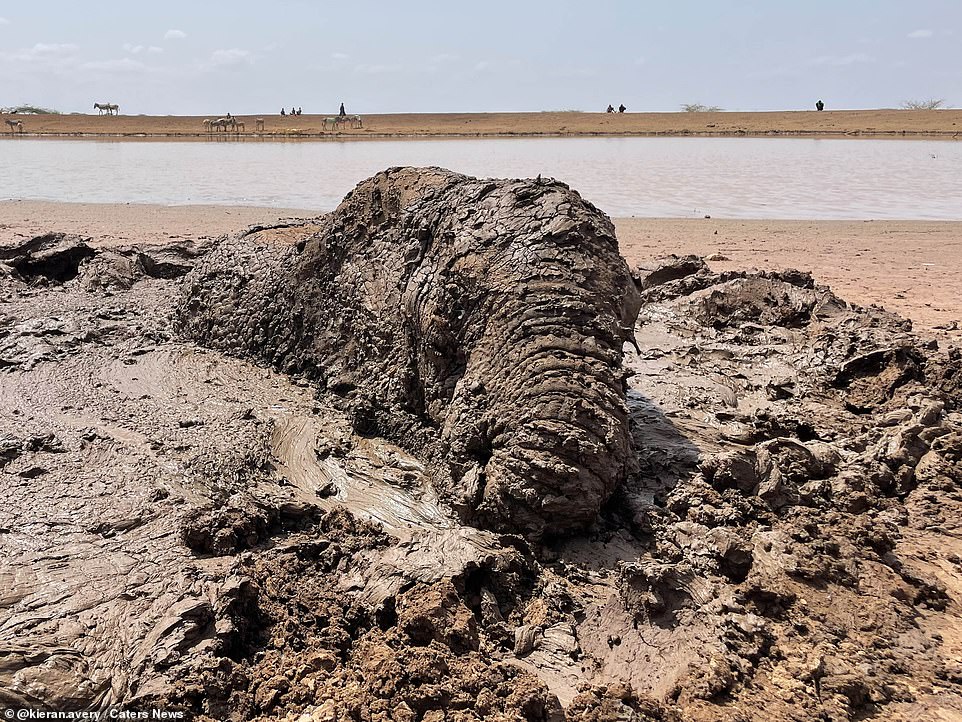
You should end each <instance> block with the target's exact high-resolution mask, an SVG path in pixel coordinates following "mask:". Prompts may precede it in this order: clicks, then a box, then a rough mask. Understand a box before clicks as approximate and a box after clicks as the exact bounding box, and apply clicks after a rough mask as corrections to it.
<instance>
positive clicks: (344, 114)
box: [338, 103, 347, 118]
mask: <svg viewBox="0 0 962 722" xmlns="http://www.w3.org/2000/svg"><path fill="white" fill-rule="evenodd" d="M338 115H339V116H341V117H342V118H343V117H344V116H346V115H347V111H346V110H344V103H341V110H340V111H339V112H338Z"/></svg>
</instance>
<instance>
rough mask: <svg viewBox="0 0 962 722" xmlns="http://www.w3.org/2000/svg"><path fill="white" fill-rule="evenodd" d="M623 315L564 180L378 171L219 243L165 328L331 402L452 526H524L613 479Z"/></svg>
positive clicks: (583, 517)
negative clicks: (406, 470)
mask: <svg viewBox="0 0 962 722" xmlns="http://www.w3.org/2000/svg"><path fill="white" fill-rule="evenodd" d="M638 307H639V296H638V292H637V290H636V288H635V285H634V283H633V281H632V278H631V276H630V273H629V271H628V268H627V266H626V264H625V262H624V260H623V259H622V258H621V256H620V255H619V253H618V246H617V241H616V240H615V234H614V228H613V226H612V224H611V222H610V220H609V219H608V218H607V217H606V216H605V215H604V214H603V213H601V212H600V211H599V210H598V209H596V208H595V207H594V206H592V205H591V204H590V203H588V202H586V201H585V200H583V199H582V198H581V196H580V195H579V194H578V193H577V192H575V191H573V190H571V189H569V188H568V187H567V186H566V185H564V184H563V183H560V182H557V181H548V180H544V181H543V180H541V179H540V178H539V179H538V180H479V179H475V178H469V177H466V176H463V175H459V174H456V173H452V172H450V171H446V170H442V169H438V168H420V169H418V168H392V169H389V170H387V171H384V172H382V173H379V174H377V175H376V176H374V177H373V178H370V179H368V180H366V181H364V182H362V183H360V184H359V185H358V186H357V187H356V188H355V189H354V190H353V191H352V192H351V193H350V194H349V195H348V196H347V197H346V198H345V199H344V201H343V202H342V203H341V204H340V206H339V207H338V208H337V209H336V210H335V211H334V212H333V213H331V214H328V215H326V216H322V217H320V218H317V219H314V220H313V221H305V222H298V223H293V224H287V225H281V226H276V227H271V228H253V229H251V230H249V231H247V232H245V233H242V234H239V235H237V236H235V237H233V238H230V239H228V240H226V241H225V242H223V243H222V244H220V245H219V247H217V248H216V249H215V250H214V251H213V252H212V253H211V254H210V255H209V257H208V258H207V259H206V261H205V262H204V263H203V264H201V265H200V266H199V267H198V268H197V269H196V270H195V271H194V272H193V273H192V274H191V275H190V276H189V277H188V278H187V280H186V286H185V290H184V296H183V299H182V302H181V303H180V306H179V309H178V323H179V326H180V328H181V330H182V331H183V332H184V333H186V334H187V335H188V336H190V337H192V338H194V339H196V340H198V341H200V342H202V343H204V344H206V345H209V346H211V347H214V348H218V349H222V350H224V351H228V352H231V353H239V354H244V355H252V356H254V357H257V358H259V359H261V360H263V361H265V362H267V363H269V364H271V365H273V366H275V367H277V368H279V369H281V370H284V371H286V372H289V373H294V374H300V375H304V376H306V377H308V378H310V379H312V380H313V381H314V382H315V383H317V384H318V386H319V387H320V389H321V390H322V391H325V392H330V393H332V394H334V395H335V396H336V397H338V398H339V399H341V400H342V402H343V404H344V405H345V407H346V408H347V409H348V410H349V411H350V413H351V414H352V415H353V418H354V422H355V429H356V430H357V431H358V432H359V433H361V434H372V435H378V436H382V437H385V438H387V439H390V440H393V441H395V442H397V443H399V444H401V445H403V446H405V447H406V448H408V449H410V450H411V451H413V452H414V453H415V454H416V455H419V456H420V457H421V458H423V459H424V460H425V461H426V462H427V463H428V465H429V468H430V469H431V471H432V474H433V481H434V484H435V486H436V487H437V488H438V490H439V491H440V492H441V493H442V495H443V497H444V498H446V499H447V500H448V501H449V502H450V503H451V504H452V506H453V507H454V508H455V509H456V510H457V511H458V513H459V514H460V515H461V517H462V518H463V519H464V520H466V521H469V522H471V523H474V524H478V525H480V526H485V527H489V528H494V529H498V530H504V531H511V532H518V533H523V534H525V535H528V536H529V537H541V536H543V535H545V534H554V533H560V532H566V531H570V530H573V529H578V528H582V527H584V526H586V525H588V524H590V523H591V522H592V521H593V520H595V519H596V517H597V514H598V511H599V509H600V507H601V505H602V504H603V503H604V502H605V500H607V499H608V497H609V496H610V495H611V493H612V491H613V490H614V489H615V487H616V486H617V485H618V484H619V483H620V482H621V481H622V480H623V479H624V477H625V475H626V474H627V472H628V470H629V465H630V459H631V450H630V436H629V430H628V414H627V409H626V404H625V392H624V371H623V369H622V353H623V345H624V343H625V342H626V341H628V340H629V339H631V338H632V337H633V327H634V322H635V318H636V316H637V313H638Z"/></svg>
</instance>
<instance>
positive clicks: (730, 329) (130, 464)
mask: <svg viewBox="0 0 962 722" xmlns="http://www.w3.org/2000/svg"><path fill="white" fill-rule="evenodd" d="M51 226H52V228H51V230H52V231H65V232H66V234H65V235H64V234H60V235H58V234H51V235H49V236H45V237H40V238H37V239H32V240H28V241H25V242H23V243H20V244H18V245H15V246H7V247H4V248H0V388H2V396H0V500H2V502H3V503H2V504H0V610H2V612H0V706H3V707H23V708H36V709H47V710H107V709H110V708H113V709H120V708H122V709H129V710H136V709H155V708H164V709H171V710H175V709H181V710H184V711H186V712H187V713H189V714H190V715H191V716H199V717H206V718H210V719H231V720H242V719H260V718H263V719H285V720H297V719H304V720H305V722H306V721H307V720H329V721H332V722H333V721H341V720H358V721H360V720H364V721H372V722H373V721H375V720H384V721H386V720H397V721H404V722H408V721H415V720H417V721H420V720H425V721H429V722H440V721H441V720H451V721H455V720H456V721H468V720H528V721H531V722H534V721H549V720H550V721H552V722H560V721H561V720H570V721H581V720H584V721H587V720H591V721H598V722H600V721H602V720H772V719H785V720H815V719H822V720H855V719H859V720H862V719H885V720H889V719H892V720H921V719H945V720H950V719H958V718H959V717H960V716H962V687H960V685H962V619H960V610H962V608H960V594H962V536H960V534H962V528H960V524H962V521H960V520H962V516H960V513H959V512H960V509H962V490H960V487H959V484H960V482H962V408H960V403H962V375H960V374H962V370H960V369H962V357H960V353H959V351H958V350H957V349H952V348H943V347H940V346H939V344H938V343H936V342H934V341H930V340H926V339H925V338H920V337H917V336H915V335H913V333H912V331H911V326H910V324H909V323H908V322H907V321H906V320H904V319H902V318H899V317H896V316H894V315H891V314H889V313H887V312H885V311H884V310H882V309H880V308H856V307H853V306H851V305H849V304H847V303H846V302H845V301H844V300H842V299H839V298H837V297H835V296H834V295H833V294H832V293H831V291H830V290H829V289H827V288H824V287H821V286H819V285H818V284H817V279H814V280H813V279H812V278H810V277H808V276H806V275H804V274H800V273H778V274H774V273H765V272H757V273H741V272H729V273H724V274H718V273H714V272H712V271H711V269H710V268H709V267H708V266H707V265H706V264H705V262H704V261H702V260H701V259H698V258H694V257H686V258H666V259H660V260H656V259H652V261H651V263H649V264H646V267H645V268H636V269H632V271H633V277H634V283H635V285H636V290H637V292H638V294H640V299H641V309H640V312H639V315H638V320H637V323H636V324H635V326H634V338H633V343H632V342H631V341H630V340H629V342H628V343H626V344H625V345H624V349H623V352H624V361H623V364H624V370H625V371H626V372H629V373H626V374H625V377H626V380H625V382H624V387H623V388H624V393H625V399H626V408H627V413H628V416H629V419H630V424H629V427H628V428H629V430H630V434H631V442H632V443H631V448H632V451H631V460H630V462H631V463H630V465H629V467H630V468H629V471H628V473H627V478H626V479H624V480H622V481H621V482H620V483H619V485H618V486H617V488H615V489H614V491H613V492H612V493H611V494H610V496H608V497H607V498H606V500H605V501H604V503H603V505H602V506H601V508H600V512H598V513H597V515H596V518H595V520H594V521H593V522H591V523H588V524H586V525H584V526H583V527H581V528H579V529H576V530H574V531H572V530H570V529H566V530H565V531H564V533H558V534H551V533H546V534H542V533H540V532H541V529H540V527H539V533H538V534H536V535H530V534H528V535H526V534H523V533H520V532H519V533H512V532H511V531H510V530H507V531H506V530H505V529H503V528H501V527H500V526H498V525H495V526H498V528H499V530H498V531H490V530H487V529H486V528H485V525H484V524H479V525H477V526H474V525H471V524H469V523H467V522H466V521H465V520H464V514H459V513H458V512H457V511H456V510H453V509H452V508H451V506H450V504H449V500H448V498H447V496H446V493H445V491H446V490H445V489H444V488H440V489H439V487H438V485H437V483H436V474H435V471H434V470H433V468H432V463H433V461H432V459H429V458H425V457H421V456H419V455H418V454H417V453H415V452H413V451H412V449H411V447H410V445H407V444H405V443H404V439H392V440H390V441H389V440H387V439H385V438H384V437H383V436H381V435H378V434H376V433H368V432H367V431H368V430H365V429H359V428H358V424H357V419H356V418H355V417H354V416H352V412H351V409H350V407H349V406H346V405H345V403H344V399H343V397H342V396H341V395H339V393H338V390H337V389H330V388H328V387H326V386H325V387H321V386H319V385H318V384H317V383H315V382H314V380H313V379H312V378H311V377H310V374H298V373H290V374H285V373H282V372H280V371H277V370H272V369H271V368H269V367H268V366H267V365H264V362H263V360H262V359H260V360H258V359H254V358H244V357H238V356H228V355H225V354H224V353H222V352H221V351H217V350H210V349H207V348H204V347H202V346H200V345H198V344H197V343H195V342H194V341H191V340H188V339H187V338H185V337H183V336H181V335H179V332H178V331H175V329H177V328H179V327H180V326H181V325H182V324H183V318H180V317H179V314H181V313H182V298H183V293H184V291H183V288H184V284H185V276H187V274H190V273H192V269H194V268H195V267H196V266H198V264H200V263H202V262H203V259H204V258H205V256H207V255H208V254H209V252H210V251H211V248H212V244H211V243H209V242H192V241H190V240H185V241H183V242H178V243H176V244H167V245H151V246H146V245H144V246H131V247H126V248H125V247H116V246H112V247H109V248H107V247H104V246H101V245H99V244H98V239H96V238H80V237H76V236H71V235H69V230H70V229H58V228H55V224H54V223H52V224H51ZM317 226H318V221H317V220H313V219H312V220H306V221H303V222H296V221H294V222H291V223H288V224H283V225H282V226H278V227H274V228H271V229H262V230H254V231H248V232H246V233H248V234H253V236H254V238H253V240H255V241H256V240H257V239H258V234H261V237H260V240H261V241H262V242H264V243H273V244H278V245H280V246H288V245H296V244H298V243H300V242H302V241H304V239H305V238H307V237H308V236H309V235H310V234H312V233H315V232H316V230H317ZM187 277H188V278H189V276H187ZM428 426H430V425H429V424H428ZM488 528H490V527H488ZM305 715H306V716H305Z"/></svg>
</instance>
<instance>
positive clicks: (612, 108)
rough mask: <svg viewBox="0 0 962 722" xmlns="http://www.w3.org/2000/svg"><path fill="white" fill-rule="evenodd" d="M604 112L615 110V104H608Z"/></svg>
mask: <svg viewBox="0 0 962 722" xmlns="http://www.w3.org/2000/svg"><path fill="white" fill-rule="evenodd" d="M605 112H606V113H614V112H615V106H613V105H609V106H608V110H606V111H605Z"/></svg>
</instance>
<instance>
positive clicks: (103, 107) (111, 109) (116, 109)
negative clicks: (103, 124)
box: [94, 103, 120, 115]
mask: <svg viewBox="0 0 962 722" xmlns="http://www.w3.org/2000/svg"><path fill="white" fill-rule="evenodd" d="M94 108H96V109H97V110H98V111H100V113H99V115H103V114H104V113H106V114H107V115H119V114H120V106H119V105H117V104H116V103H94Z"/></svg>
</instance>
